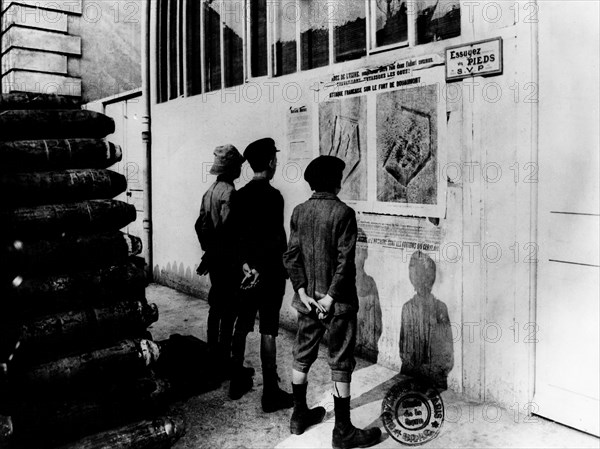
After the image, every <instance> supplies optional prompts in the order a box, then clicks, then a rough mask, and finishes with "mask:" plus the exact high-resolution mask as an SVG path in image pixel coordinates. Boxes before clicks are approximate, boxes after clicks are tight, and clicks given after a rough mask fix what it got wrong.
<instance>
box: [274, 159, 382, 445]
mask: <svg viewBox="0 0 600 449" xmlns="http://www.w3.org/2000/svg"><path fill="white" fill-rule="evenodd" d="M344 168H345V164H344V162H343V161H342V160H341V159H338V158H337V157H334V156H319V157H317V158H316V159H314V160H313V161H312V162H311V163H310V164H308V167H306V171H305V172H304V179H305V180H306V181H307V182H308V184H309V185H310V187H311V189H312V190H313V191H314V193H313V195H312V196H311V198H310V199H309V200H308V201H306V202H304V203H302V204H300V205H299V206H297V207H296V208H295V209H294V211H293V213H292V219H291V224H290V232H291V234H290V241H289V245H288V250H287V251H286V253H285V255H284V260H285V264H286V267H287V269H288V272H289V275H290V279H291V281H292V285H293V287H294V290H295V292H296V294H295V296H294V299H293V301H292V306H293V307H294V308H295V309H296V310H297V311H298V333H297V335H296V341H295V343H294V364H293V378H292V388H293V396H294V411H293V413H292V418H291V420H290V430H291V432H292V433H294V434H297V435H300V434H302V433H303V432H304V431H305V430H306V429H307V428H308V427H310V426H312V425H314V424H317V423H319V422H321V421H322V420H323V417H324V415H325V409H324V408H323V407H316V408H313V409H309V408H308V407H307V404H306V389H307V377H308V372H309V370H310V367H311V366H312V364H313V362H314V361H315V360H316V359H317V356H318V352H319V343H320V342H321V339H322V338H323V334H324V333H325V331H326V330H329V341H328V345H329V357H328V362H329V366H330V368H331V378H332V381H333V390H334V394H333V399H334V405H335V427H334V429H333V437H332V445H333V447H334V448H344V449H349V448H354V447H368V446H371V445H373V444H376V443H377V442H378V441H379V440H380V437H381V431H380V430H379V428H372V429H366V430H361V429H357V428H356V427H354V426H353V425H352V423H351V421H350V380H351V376H352V371H353V370H354V366H355V364H356V362H355V360H354V345H355V341H356V323H357V318H356V315H357V311H358V296H357V292H356V266H355V262H354V256H355V249H356V238H357V225H356V216H355V213H354V210H352V209H351V208H350V207H348V206H347V205H346V204H344V203H343V202H342V201H341V200H340V199H339V198H338V197H337V194H338V193H339V191H340V188H341V181H342V174H343V171H344Z"/></svg>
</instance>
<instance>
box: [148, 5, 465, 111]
mask: <svg viewBox="0 0 600 449" xmlns="http://www.w3.org/2000/svg"><path fill="white" fill-rule="evenodd" d="M196 1H199V2H200V18H199V19H200V30H199V33H200V48H199V54H198V55H197V56H196V57H199V58H200V71H201V80H200V81H199V85H200V92H197V91H196V92H194V93H192V88H191V84H192V83H191V80H190V73H189V70H188V68H189V66H190V64H191V60H190V58H191V57H192V56H194V55H188V45H189V42H188V38H187V37H186V33H187V32H188V23H189V20H190V17H188V15H189V11H191V10H190V8H189V5H190V4H191V2H196ZM293 1H294V2H295V5H296V12H297V14H298V16H297V17H296V19H297V20H295V21H294V22H295V37H296V71H295V72H292V73H289V74H286V75H284V74H279V73H277V68H276V66H275V62H276V61H277V48H276V46H275V43H276V42H277V39H278V38H279V29H280V26H281V22H280V21H281V20H283V18H282V17H281V16H280V15H279V9H278V8H280V7H281V5H282V0H267V3H266V5H267V7H266V10H267V11H266V14H267V22H266V27H267V29H266V39H267V74H266V75H260V76H252V45H251V39H252V36H251V31H252V27H251V25H252V24H251V23H250V22H251V18H252V14H251V8H252V3H253V2H252V0H236V2H239V3H237V4H239V5H240V6H241V9H240V13H241V14H243V17H241V18H240V19H241V21H242V23H243V31H242V35H241V37H242V52H243V54H242V65H243V67H242V77H243V82H242V84H241V85H243V84H245V83H247V82H248V81H259V80H264V79H268V78H274V77H280V76H288V75H294V74H299V73H301V72H308V71H311V70H316V69H319V68H320V69H323V68H324V67H328V66H333V65H336V64H346V63H348V62H350V61H353V60H354V61H357V60H360V59H363V58H367V59H368V58H369V56H371V55H376V54H380V53H383V52H387V51H393V50H397V49H400V48H415V47H417V46H419V45H427V44H429V43H424V44H418V42H417V18H418V12H417V0H404V1H405V2H406V12H407V14H406V15H407V39H406V40H404V41H401V42H396V43H392V44H387V45H382V46H379V47H378V46H376V41H377V39H376V38H377V34H376V33H377V27H376V25H377V22H376V20H377V13H376V8H377V4H376V1H377V0H364V2H365V16H366V19H365V27H366V30H365V35H366V43H365V44H366V53H365V55H364V56H361V57H359V58H356V59H352V60H347V61H339V62H336V60H335V57H336V56H335V50H336V49H335V24H336V16H335V8H336V6H337V3H336V1H335V0H326V2H325V4H326V5H327V10H326V13H327V15H328V16H327V22H328V23H327V25H328V31H329V36H328V43H329V49H328V56H329V60H328V63H327V65H326V66H322V67H316V68H311V69H304V70H303V69H302V42H301V38H302V23H303V22H302V21H303V20H304V19H307V18H304V17H302V6H301V2H302V1H303V0H293ZM338 1H339V0H338ZM352 1H356V0H352ZM208 2H211V0H160V1H159V2H157V4H158V7H157V17H156V25H157V26H156V36H157V39H156V43H157V48H156V57H157V70H156V75H157V84H156V90H157V103H165V102H168V101H171V100H174V99H177V98H181V97H189V96H196V95H204V94H206V93H207V92H215V91H218V90H223V89H229V88H235V87H237V85H236V86H229V87H227V86H226V67H225V66H226V62H225V61H226V60H225V39H224V37H225V25H226V23H225V19H224V16H223V13H224V11H225V10H224V5H225V3H226V2H227V0H212V2H215V3H218V5H219V11H220V13H219V14H220V20H219V38H220V45H219V56H220V67H221V76H220V78H221V79H220V86H219V87H218V88H215V89H212V90H210V91H209V89H208V82H209V76H207V72H206V71H207V64H206V56H207V46H206V31H207V30H206V23H205V19H206V13H205V7H206V6H207V3H208ZM173 3H175V4H176V7H175V10H176V15H177V17H175V18H172V17H171V14H170V12H171V5H172V4H173ZM462 7H463V5H462V0H461V1H459V8H461V10H462ZM163 13H166V17H163ZM236 13H237V10H236ZM172 19H174V20H172ZM173 27H175V28H176V30H177V41H176V43H175V48H174V51H175V53H176V56H175V57H176V61H175V66H173V64H172V63H171V56H172V53H173V49H172V47H171V45H172V44H171V42H170V36H171V34H170V33H171V30H172V28H173ZM463 31H464V30H462V27H461V30H460V34H459V36H460V35H462V33H463ZM165 33H166V36H163V35H164V34H165ZM163 37H165V38H166V40H165V41H164V42H163ZM455 38H456V37H455ZM165 59H166V60H165ZM173 80H176V82H177V84H178V86H177V93H178V95H177V96H176V97H173V98H171V90H172V87H173V86H172V81H173Z"/></svg>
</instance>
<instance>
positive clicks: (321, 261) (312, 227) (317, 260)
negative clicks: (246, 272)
mask: <svg viewBox="0 0 600 449" xmlns="http://www.w3.org/2000/svg"><path fill="white" fill-rule="evenodd" d="M356 237H357V226H356V214H355V213H354V210H353V209H351V208H350V207H349V206H347V205H346V204H345V203H343V202H342V201H341V200H340V199H339V198H338V197H337V196H336V195H334V194H332V193H324V192H318V193H314V194H313V196H312V197H311V198H310V199H309V200H308V201H306V202H304V203H302V204H300V205H298V206H297V207H296V208H295V209H294V212H293V213H292V220H291V224H290V241H289V245H288V250H287V251H286V253H285V254H284V261H285V265H286V268H287V270H288V273H289V275H290V280H291V281H292V285H293V287H294V290H295V291H296V292H297V291H298V289H300V288H301V287H304V288H305V289H306V293H307V295H309V296H311V297H313V298H315V299H317V300H318V299H321V298H322V297H323V296H325V295H326V294H327V293H329V295H330V296H331V297H332V298H333V299H334V300H335V314H340V313H344V312H350V311H353V312H356V311H358V296H357V294H356V265H355V262H354V256H355V251H356ZM292 306H293V307H294V308H296V309H297V310H299V311H301V312H304V313H307V312H308V310H306V307H305V306H304V304H303V303H302V302H301V301H300V298H299V297H298V294H296V295H295V296H294V300H293V302H292Z"/></svg>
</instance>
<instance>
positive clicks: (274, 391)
mask: <svg viewBox="0 0 600 449" xmlns="http://www.w3.org/2000/svg"><path fill="white" fill-rule="evenodd" d="M276 153H277V149H276V147H275V142H274V141H273V139H270V138H265V139H260V140H257V141H256V142H253V143H251V144H250V145H248V147H247V148H246V151H244V157H245V158H246V159H247V160H248V163H249V164H250V167H251V168H252V170H253V171H254V177H253V178H252V180H251V181H250V182H249V183H248V184H246V185H245V186H244V187H242V188H241V189H240V190H239V191H238V192H237V194H236V198H235V201H234V206H233V210H234V215H235V219H234V222H235V225H236V234H237V235H238V238H239V243H240V260H241V262H242V267H243V270H244V273H245V275H246V277H245V278H244V280H243V282H242V291H241V301H240V311H239V317H238V320H237V323H236V325H235V332H234V336H233V346H232V360H233V370H234V372H233V376H232V379H231V384H230V387H229V397H230V398H231V399H239V398H241V397H242V396H243V395H244V394H245V393H246V392H247V391H249V390H250V389H251V388H252V379H251V377H250V376H249V375H248V372H247V370H248V368H244V367H243V363H244V352H245V345H246V336H247V335H248V333H249V332H252V331H253V330H254V320H255V319H256V314H257V312H258V314H259V317H260V334H261V341H260V359H261V365H262V372H263V394H262V400H261V404H262V409H263V411H264V412H266V413H270V412H275V411H277V410H281V409H285V408H290V407H292V405H293V401H292V396H291V394H289V393H286V392H284V391H282V390H281V389H280V388H279V385H278V382H279V378H278V376H277V364H276V354H277V348H276V337H277V335H278V332H279V311H280V310H281V304H282V302H283V295H284V293H285V280H286V277H287V276H286V271H285V267H284V265H283V253H284V252H285V250H286V247H287V245H286V235H285V230H284V227H283V197H282V196H281V193H279V190H277V189H275V188H274V187H272V186H271V184H270V181H271V180H272V179H273V176H274V175H275V170H276V167H277V155H276Z"/></svg>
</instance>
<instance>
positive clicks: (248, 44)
mask: <svg viewBox="0 0 600 449" xmlns="http://www.w3.org/2000/svg"><path fill="white" fill-rule="evenodd" d="M221 1H224V0H221ZM296 1H298V0H296ZM244 3H245V5H244V11H245V14H246V16H245V17H244V23H245V27H246V32H245V33H244V49H245V50H246V58H245V59H244V66H245V67H244V74H245V76H244V82H247V81H249V80H261V79H266V78H273V72H274V71H273V61H274V58H273V56H274V55H273V53H274V52H273V48H272V46H273V44H274V42H276V41H275V40H274V35H275V32H276V27H275V26H274V17H273V9H274V8H273V5H274V4H277V5H278V4H279V2H277V3H275V2H273V1H272V0H266V9H267V23H266V25H267V29H266V30H265V33H266V37H267V74H266V75H259V76H253V75H252V24H251V23H250V22H251V20H252V11H251V8H252V0H244ZM275 17H277V16H275Z"/></svg>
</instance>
